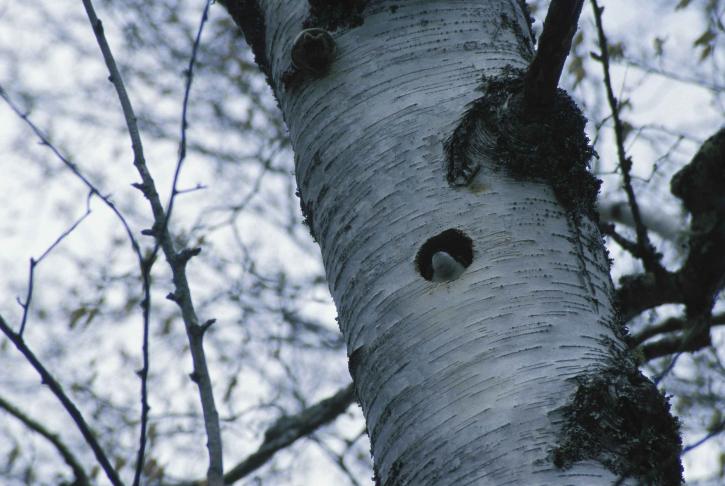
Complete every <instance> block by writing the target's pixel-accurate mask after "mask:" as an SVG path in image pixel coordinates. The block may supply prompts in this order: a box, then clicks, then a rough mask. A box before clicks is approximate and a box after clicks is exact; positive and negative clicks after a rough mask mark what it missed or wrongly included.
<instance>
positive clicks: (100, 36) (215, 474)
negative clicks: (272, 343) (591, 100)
mask: <svg viewBox="0 0 725 486" xmlns="http://www.w3.org/2000/svg"><path fill="white" fill-rule="evenodd" d="M83 6H84V7H85V9H86V13H87V15H88V20H89V21H90V24H91V27H92V28H93V32H94V34H95V37H96V41H97V42H98V46H99V47H100V49H101V52H102V54H103V59H104V61H105V63H106V67H107V68H108V71H109V73H110V80H111V83H112V84H113V86H114V88H115V89H116V93H117V95H118V98H119V101H120V103H121V108H122V110H123V115H124V118H125V120H126V126H127V128H128V133H129V136H130V137H131V147H132V150H133V154H134V166H135V167H136V170H137V172H138V173H139V175H140V177H141V183H138V184H134V186H135V187H137V188H138V189H140V190H141V191H142V192H143V194H144V196H145V197H146V199H148V201H149V204H150V205H151V211H152V213H153V218H154V227H153V228H151V229H150V230H146V231H145V232H144V234H150V235H153V236H154V238H156V241H157V244H158V246H160V247H161V249H162V251H163V253H164V256H165V257H166V261H167V262H168V263H169V266H170V267H171V272H172V276H173V282H174V287H175V290H174V292H173V293H171V294H169V296H170V297H169V298H170V300H172V301H174V302H176V304H177V305H178V306H179V309H180V310H181V316H182V319H183V321H184V326H185V329H186V334H187V338H188V340H189V349H190V351H191V358H192V363H193V371H192V373H191V375H190V376H191V379H192V381H194V383H196V384H197V387H198V389H199V395H200V399H201V407H202V413H203V415H204V425H205V427H206V435H207V449H208V451H209V469H208V471H207V481H208V483H209V485H211V486H217V485H221V484H223V478H222V475H223V464H222V441H221V429H220V426H219V414H218V412H217V410H216V405H215V404H214V394H213V389H212V383H211V377H210V374H209V369H208V367H207V363H206V356H205V352H204V347H203V336H204V331H205V329H206V327H203V326H202V325H201V324H200V321H199V318H198V316H197V314H196V311H195V310H194V305H193V302H192V298H191V291H190V289H189V283H188V280H187V278H186V264H187V263H188V261H189V259H190V258H191V256H194V255H195V254H198V251H196V250H181V251H179V252H177V250H176V248H175V245H174V242H173V238H172V237H171V234H170V233H169V230H168V218H167V213H166V212H165V211H164V208H163V205H162V204H161V199H160V197H159V194H158V192H157V190H156V184H155V182H154V180H153V178H152V177H151V174H150V172H149V170H148V167H147V165H146V160H145V157H144V152H143V145H142V143H141V136H140V132H139V129H138V124H137V122H136V115H135V113H134V110H133V106H132V104H131V100H130V98H129V96H128V93H127V92H126V87H125V85H124V83H123V78H122V77H121V73H120V71H119V70H118V66H117V65H116V61H115V59H114V57H113V53H112V52H111V48H110V46H109V45H108V41H107V40H106V37H105V34H104V32H103V25H102V23H101V21H100V20H99V19H98V16H97V15H96V12H95V10H94V8H93V4H92V2H91V0H83ZM208 6H209V0H207V4H206V6H205V9H204V15H203V17H202V23H201V26H200V32H199V34H198V35H197V41H198V39H199V38H200V36H201V27H202V26H203V24H204V21H205V20H206V12H207V10H208ZM196 47H198V45H197V46H196ZM187 86H190V80H189V81H188V83H187ZM185 123H186V122H185V120H184V121H182V126H184V125H185ZM183 155H184V154H183V151H182V153H180V160H182V161H183V158H182V156H183ZM180 167H181V164H180V163H179V164H177V173H178V171H179V170H180ZM175 179H176V176H175ZM175 183H176V181H175V182H174V184H175ZM174 195H175V194H174V190H173V189H172V197H173V196H174ZM171 202H172V203H173V199H171ZM142 440H143V439H142ZM144 443H145V441H144ZM138 467H140V466H139V465H137V470H138Z"/></svg>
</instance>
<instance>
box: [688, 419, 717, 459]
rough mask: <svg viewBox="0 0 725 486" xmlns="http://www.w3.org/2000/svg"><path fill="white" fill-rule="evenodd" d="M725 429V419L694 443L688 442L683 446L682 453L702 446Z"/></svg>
mask: <svg viewBox="0 0 725 486" xmlns="http://www.w3.org/2000/svg"><path fill="white" fill-rule="evenodd" d="M723 430H725V420H721V421H720V423H718V424H717V425H716V426H715V427H713V428H712V430H710V432H708V433H707V435H705V436H704V437H703V438H701V439H700V440H698V441H696V442H693V443H692V444H688V445H686V446H685V447H683V448H682V454H687V453H688V452H690V451H691V450H693V449H695V448H697V447H700V446H701V445H702V444H704V443H705V442H707V441H708V440H710V439H712V438H713V437H715V436H716V435H718V434H720V433H722V431H723Z"/></svg>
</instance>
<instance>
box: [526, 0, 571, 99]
mask: <svg viewBox="0 0 725 486" xmlns="http://www.w3.org/2000/svg"><path fill="white" fill-rule="evenodd" d="M583 5H584V0H552V1H551V3H550V4H549V10H548V12H547V13H546V19H545V20H544V30H543V32H542V33H541V37H540V38H539V46H538V48H537V50H536V56H534V60H533V61H531V64H530V65H529V69H528V70H527V72H526V76H525V77H524V99H525V101H526V106H527V108H528V109H531V108H536V107H543V106H547V105H549V104H550V103H551V102H552V100H553V99H554V94H555V93H556V87H557V86H558V85H559V78H560V77H561V71H562V70H563V69H564V62H565V61H566V58H567V56H568V55H569V51H570V50H571V41H572V39H573V38H574V34H575V33H576V29H577V23H578V21H579V15H580V14H581V11H582V6H583Z"/></svg>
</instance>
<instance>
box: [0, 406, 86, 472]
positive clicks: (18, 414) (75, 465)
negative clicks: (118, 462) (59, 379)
mask: <svg viewBox="0 0 725 486" xmlns="http://www.w3.org/2000/svg"><path fill="white" fill-rule="evenodd" d="M0 408H2V409H4V410H5V411H6V412H8V413H9V414H10V415H12V416H13V417H15V418H16V419H18V420H19V421H21V422H22V423H23V425H25V426H26V427H27V428H29V429H30V430H32V431H34V432H36V433H38V434H40V435H41V436H43V437H44V438H45V439H46V440H47V441H48V442H50V443H51V444H53V447H55V449H56V450H57V451H58V453H59V454H60V455H61V456H62V457H63V460H64V461H65V463H66V464H68V466H70V468H71V469H72V470H73V475H74V476H75V481H74V482H73V484H74V485H77V486H90V484H91V482H90V481H89V480H88V476H86V472H85V471H84V470H83V466H81V464H80V462H79V461H78V459H76V457H75V456H74V455H73V453H72V452H71V451H70V449H68V446H66V445H65V444H64V443H63V441H62V440H60V438H59V437H58V435H57V434H54V433H52V432H50V431H49V430H48V429H46V428H45V426H43V424H41V423H40V422H38V421H37V420H34V419H32V418H30V417H29V416H27V415H26V414H25V413H23V412H22V411H21V410H20V409H19V408H18V407H16V406H15V405H13V404H12V403H10V402H8V401H7V400H5V399H4V398H3V397H0Z"/></svg>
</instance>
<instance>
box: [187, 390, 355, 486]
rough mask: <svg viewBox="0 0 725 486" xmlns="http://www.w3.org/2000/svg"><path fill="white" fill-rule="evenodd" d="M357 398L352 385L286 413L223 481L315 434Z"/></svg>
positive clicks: (191, 485) (242, 474) (192, 485)
mask: <svg viewBox="0 0 725 486" xmlns="http://www.w3.org/2000/svg"><path fill="white" fill-rule="evenodd" d="M354 401H355V391H354V389H353V385H352V384H350V385H348V386H346V387H345V388H342V389H340V390H339V391H338V392H337V393H335V394H334V395H332V396H331V397H329V398H325V399H324V400H320V401H319V402H318V403H316V404H314V405H311V406H310V407H307V408H306V409H304V410H302V411H301V412H299V413H297V414H295V415H291V416H283V417H280V418H279V419H277V421H276V422H275V423H274V424H272V426H270V427H269V428H268V429H267V431H266V432H265V433H264V441H263V442H262V445H261V446H259V449H257V451H256V452H253V453H252V454H250V455H249V456H248V457H247V458H246V459H244V460H243V461H241V462H239V463H238V464H237V465H236V466H234V467H233V468H232V469H231V470H229V472H227V473H226V474H225V475H224V484H232V483H234V482H236V481H239V480H240V479H242V478H244V477H245V476H247V475H248V474H250V473H251V472H253V471H255V470H256V469H258V468H260V467H262V466H263V465H264V464H265V463H266V462H267V461H269V460H270V459H271V458H272V457H273V456H274V454H276V453H277V452H278V451H280V450H282V449H284V448H285V447H287V446H289V445H291V444H292V443H294V442H295V441H296V440H297V439H300V438H302V437H305V436H307V435H309V434H311V433H313V432H314V431H315V430H317V429H318V428H320V427H322V426H323V425H325V424H327V423H329V422H331V421H332V420H334V419H335V418H337V417H338V416H339V415H341V414H342V413H344V412H345V410H347V408H348V407H349V406H350V404H352V403H353V402H354ZM202 485H205V483H204V481H191V482H187V483H180V484H177V485H176V486H202Z"/></svg>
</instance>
